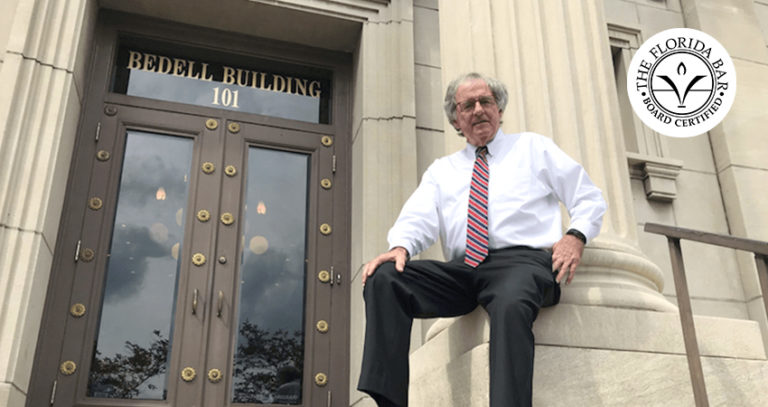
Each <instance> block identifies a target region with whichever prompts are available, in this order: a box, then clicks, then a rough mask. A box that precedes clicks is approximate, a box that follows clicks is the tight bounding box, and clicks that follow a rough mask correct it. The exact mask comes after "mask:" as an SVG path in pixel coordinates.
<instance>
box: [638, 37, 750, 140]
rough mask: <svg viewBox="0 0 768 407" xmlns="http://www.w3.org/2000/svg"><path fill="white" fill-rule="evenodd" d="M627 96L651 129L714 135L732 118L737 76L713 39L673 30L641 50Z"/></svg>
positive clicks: (672, 133)
mask: <svg viewBox="0 0 768 407" xmlns="http://www.w3.org/2000/svg"><path fill="white" fill-rule="evenodd" d="M627 92H628V94H629V100H630V102H631V103H632V108H633V109H634V110H635V113H636V114H637V115H638V116H639V117H640V119H641V120H642V121H643V123H645V124H646V125H647V126H648V127H650V128H652V129H653V130H655V131H657V132H659V133H661V134H664V135H667V136H672V137H692V136H697V135H699V134H702V133H706V132H707V131H709V130H711V129H712V128H713V127H715V126H716V125H717V124H718V123H720V121H722V120H723V118H724V117H725V115H726V114H727V113H728V110H729V109H730V108H731V105H732V104H733V99H734V95H735V93H736V72H735V69H734V67H733V61H731V57H730V56H729V55H728V52H727V51H726V50H725V48H723V46H722V45H720V43H719V42H717V41H716V40H715V39H714V38H712V37H711V36H709V35H708V34H705V33H703V32H701V31H697V30H693V29H690V28H673V29H670V30H666V31H662V32H660V33H658V34H656V35H654V36H653V37H651V38H650V39H649V40H648V41H646V42H645V43H643V45H641V46H640V49H638V50H637V53H635V55H634V57H633V58H632V62H631V63H630V65H629V72H628V73H627Z"/></svg>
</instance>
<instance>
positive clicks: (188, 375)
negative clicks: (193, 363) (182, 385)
mask: <svg viewBox="0 0 768 407" xmlns="http://www.w3.org/2000/svg"><path fill="white" fill-rule="evenodd" d="M195 376H197V372H195V369H193V368H191V367H189V366H187V367H185V368H184V369H182V370H181V380H184V381H185V382H191V381H192V380H195Z"/></svg>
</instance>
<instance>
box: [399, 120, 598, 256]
mask: <svg viewBox="0 0 768 407" xmlns="http://www.w3.org/2000/svg"><path fill="white" fill-rule="evenodd" d="M475 150H476V147H475V146H473V145H471V144H469V143H467V147H466V148H464V149H463V150H461V151H458V152H456V153H453V154H451V155H448V156H446V157H442V158H439V159H437V160H435V162H434V163H432V165H430V166H429V168H428V169H427V171H426V172H425V173H424V176H423V177H422V179H421V183H420V184H419V187H418V188H417V189H416V191H414V193H413V195H411V197H410V198H408V201H407V202H406V203H405V205H404V206H403V209H402V211H401V212H400V216H399V217H398V218H397V221H396V222H395V224H394V226H392V229H390V230H389V234H388V236H387V239H388V241H389V245H390V249H391V248H393V247H396V246H402V247H404V248H405V249H407V250H408V253H410V255H412V256H413V255H416V254H418V253H420V252H422V251H424V250H425V249H427V248H428V247H429V246H431V245H432V244H434V243H435V242H436V241H437V238H438V237H439V238H440V240H441V242H442V245H443V255H444V256H445V259H446V260H453V259H456V258H458V257H461V256H463V255H464V252H465V249H466V239H467V205H468V199H469V183H470V181H471V179H472V168H473V166H474V162H475ZM487 157H488V164H489V167H490V184H489V187H488V198H489V199H488V222H489V225H488V232H489V235H490V236H489V237H490V239H489V248H490V249H491V250H493V249H500V248H505V247H510V246H517V245H526V246H531V247H536V248H551V247H552V245H553V244H555V243H556V242H557V241H558V240H560V239H561V238H562V236H563V233H562V218H561V215H560V206H559V204H558V202H562V203H563V204H564V205H565V207H566V208H567V209H568V213H569V214H570V216H571V222H570V226H569V228H573V229H577V230H578V231H580V232H581V233H583V234H584V235H585V236H586V237H587V241H589V240H591V239H593V238H594V237H595V236H597V234H598V233H599V232H600V226H601V225H602V219H603V214H604V213H605V209H606V204H605V200H604V199H603V196H602V193H601V192H600V190H599V189H598V188H597V187H596V186H595V185H594V184H593V183H592V180H590V179H589V176H588V175H587V173H586V171H584V168H582V166H581V165H579V163H577V162H576V161H574V160H573V159H572V158H570V157H569V156H568V155H566V154H565V153H564V152H563V151H562V150H560V148H558V147H557V146H556V145H555V143H554V142H553V141H552V140H550V139H549V138H547V137H544V136H542V135H539V134H536V133H529V132H526V133H517V134H504V133H503V132H502V131H501V130H499V131H498V133H496V136H495V137H494V138H493V140H491V142H489V143H488V156H487Z"/></svg>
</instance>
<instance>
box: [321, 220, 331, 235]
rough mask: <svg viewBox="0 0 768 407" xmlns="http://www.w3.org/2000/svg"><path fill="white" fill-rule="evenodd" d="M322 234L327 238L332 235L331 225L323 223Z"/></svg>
mask: <svg viewBox="0 0 768 407" xmlns="http://www.w3.org/2000/svg"><path fill="white" fill-rule="evenodd" d="M320 233H322V234H324V235H326V236H327V235H330V234H331V225H329V224H327V223H323V224H322V225H320Z"/></svg>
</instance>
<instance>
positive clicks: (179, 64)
mask: <svg viewBox="0 0 768 407" xmlns="http://www.w3.org/2000/svg"><path fill="white" fill-rule="evenodd" d="M186 65H187V61H185V60H183V59H179V58H173V72H172V74H173V76H181V77H183V76H184V70H185V69H186V67H187V66H186Z"/></svg>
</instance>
